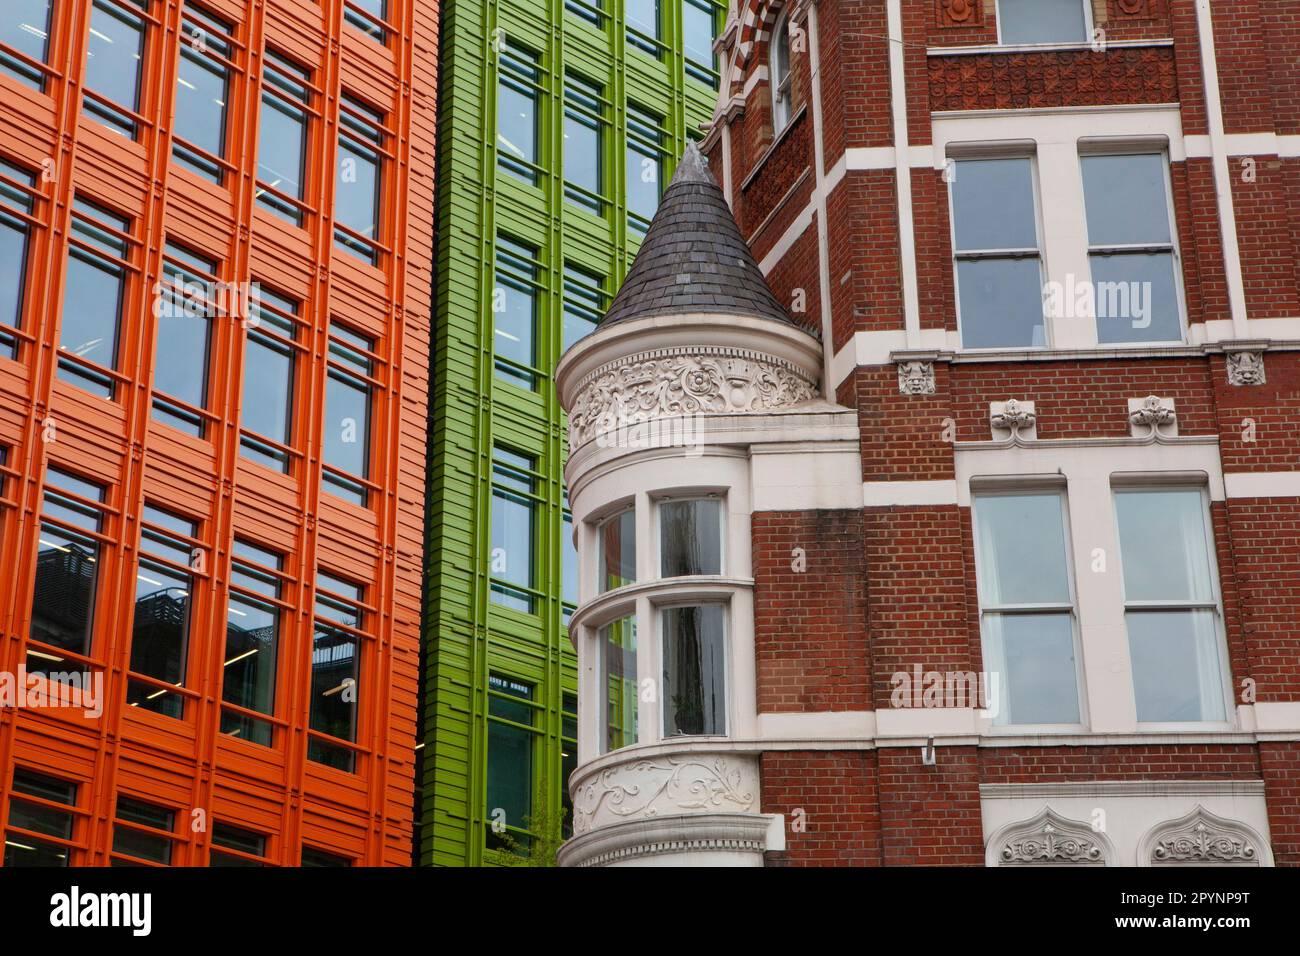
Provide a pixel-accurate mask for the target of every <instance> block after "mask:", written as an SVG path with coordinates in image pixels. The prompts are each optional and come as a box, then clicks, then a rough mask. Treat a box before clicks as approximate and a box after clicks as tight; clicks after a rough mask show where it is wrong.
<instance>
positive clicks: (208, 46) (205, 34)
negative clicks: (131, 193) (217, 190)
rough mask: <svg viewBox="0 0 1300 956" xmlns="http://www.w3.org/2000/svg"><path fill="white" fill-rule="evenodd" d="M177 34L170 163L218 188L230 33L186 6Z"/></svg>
mask: <svg viewBox="0 0 1300 956" xmlns="http://www.w3.org/2000/svg"><path fill="white" fill-rule="evenodd" d="M181 32H182V33H183V34H184V39H182V41H181V57H180V71H179V73H178V74H177V77H176V106H175V114H174V118H173V120H172V129H173V131H174V133H175V138H174V139H173V141H172V159H174V160H175V161H176V162H178V163H180V164H181V165H182V166H184V167H186V168H187V169H189V170H191V171H192V172H195V173H197V174H198V175H200V176H202V177H203V178H204V179H208V180H211V181H212V182H214V183H216V184H217V185H218V186H219V185H221V184H222V183H224V182H225V179H226V170H225V167H223V166H222V165H221V163H220V162H219V161H220V160H223V159H225V158H226V103H227V100H228V99H229V94H230V67H229V65H228V64H229V62H230V60H231V57H232V56H233V55H234V36H233V32H234V31H233V28H232V27H231V25H230V24H229V23H227V22H225V21H224V20H222V19H221V18H220V17H216V16H214V15H212V14H210V13H208V12H207V11H205V10H202V9H200V8H198V7H195V6H192V5H190V4H189V3H186V4H185V8H184V20H183V21H182V23H181Z"/></svg>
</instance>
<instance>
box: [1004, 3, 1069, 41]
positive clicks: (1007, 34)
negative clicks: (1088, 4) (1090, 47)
mask: <svg viewBox="0 0 1300 956" xmlns="http://www.w3.org/2000/svg"><path fill="white" fill-rule="evenodd" d="M1083 8H1084V0H998V33H999V35H1000V36H1001V38H1002V42H1003V43H1007V44H1011V43H1082V42H1084V41H1085V40H1086V39H1088V27H1087V23H1086V22H1085V20H1084V12H1083Z"/></svg>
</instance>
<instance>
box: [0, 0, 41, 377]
mask: <svg viewBox="0 0 1300 956" xmlns="http://www.w3.org/2000/svg"><path fill="white" fill-rule="evenodd" d="M4 19H5V18H3V17H0V21H4ZM3 29H4V27H3V26H0V30H3ZM0 62H3V61H2V60H0ZM0 176H3V177H8V178H9V179H12V180H14V181H16V182H18V183H21V184H22V185H23V186H27V187H28V188H30V189H32V190H35V188H36V174H35V173H30V172H28V171H27V170H25V169H21V168H20V167H18V166H15V165H13V164H12V163H8V162H5V161H4V160H0ZM34 207H35V199H34V198H33V193H32V192H27V191H26V190H23V189H21V188H19V187H18V186H15V185H10V184H9V183H7V182H5V181H4V179H0V355H4V356H6V357H8V358H17V357H18V337H17V336H15V335H13V334H12V333H11V332H9V331H7V329H21V328H22V327H23V304H24V299H25V298H26V293H27V256H28V253H29V251H30V246H31V238H32V227H31V224H30V223H29V222H28V221H27V220H26V219H24V218H22V217H23V216H24V215H26V216H30V215H32V212H33V210H34Z"/></svg>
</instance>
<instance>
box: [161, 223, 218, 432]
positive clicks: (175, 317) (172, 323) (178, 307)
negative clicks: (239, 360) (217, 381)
mask: <svg viewBox="0 0 1300 956" xmlns="http://www.w3.org/2000/svg"><path fill="white" fill-rule="evenodd" d="M163 253H164V259H163V267H162V271H163V280H162V282H161V283H160V285H159V297H160V299H161V301H160V302H159V307H158V309H157V317H158V335H157V339H156V341H155V343H154V366H153V388H154V395H153V417H154V420H155V421H159V422H162V423H163V424H165V425H170V426H171V427H172V428H176V429H179V430H180V431H183V432H185V433H186V434H187V435H194V436H195V437H198V438H202V437H203V435H204V433H205V432H206V431H207V422H206V420H205V419H204V417H203V416H202V415H201V414H199V413H200V411H202V410H203V409H204V408H206V407H207V398H208V354H209V349H210V347H211V340H212V316H213V313H214V312H215V305H214V303H215V300H216V297H217V294H218V293H217V264H216V263H215V262H213V261H212V260H211V259H205V258H204V257H203V256H200V255H197V254H196V253H193V252H190V251H189V250H188V249H186V248H185V247H184V246H181V245H178V244H176V243H174V242H168V243H167V245H166V247H165V248H164V250H163Z"/></svg>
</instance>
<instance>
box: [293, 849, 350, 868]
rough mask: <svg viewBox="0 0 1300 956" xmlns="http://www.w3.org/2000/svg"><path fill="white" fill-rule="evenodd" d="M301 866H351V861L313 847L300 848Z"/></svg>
mask: <svg viewBox="0 0 1300 956" xmlns="http://www.w3.org/2000/svg"><path fill="white" fill-rule="evenodd" d="M302 865H303V866H351V865H352V861H351V860H350V859H348V858H347V857H346V856H339V855H338V854H336V853H326V852H325V851H324V850H318V849H316V848H315V847H310V846H305V847H303V848H302Z"/></svg>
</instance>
